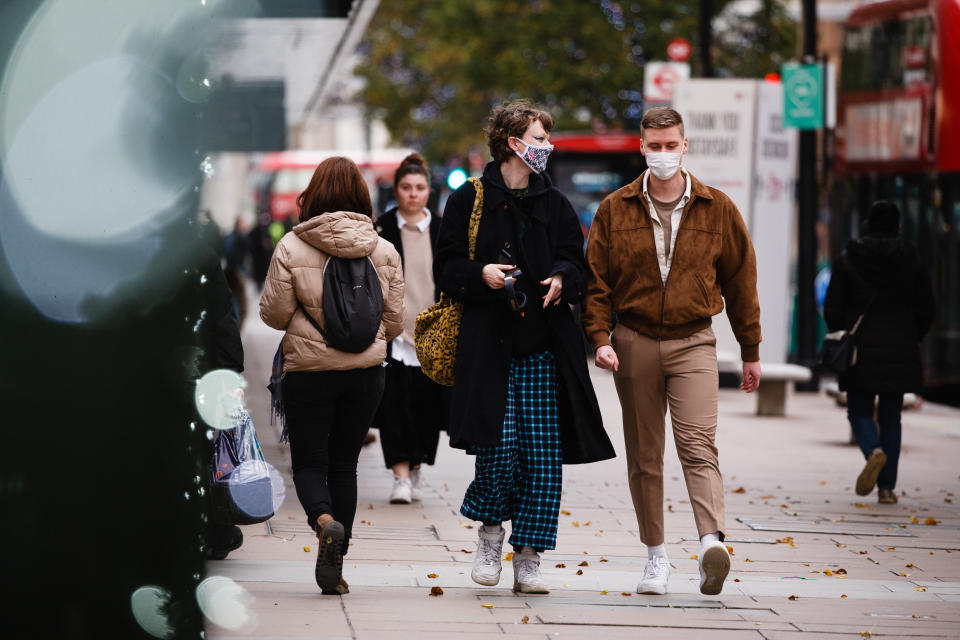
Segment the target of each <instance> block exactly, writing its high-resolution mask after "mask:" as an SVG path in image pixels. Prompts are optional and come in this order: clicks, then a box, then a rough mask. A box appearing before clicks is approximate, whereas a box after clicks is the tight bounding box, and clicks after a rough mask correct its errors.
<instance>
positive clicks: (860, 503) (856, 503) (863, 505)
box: [853, 502, 867, 509]
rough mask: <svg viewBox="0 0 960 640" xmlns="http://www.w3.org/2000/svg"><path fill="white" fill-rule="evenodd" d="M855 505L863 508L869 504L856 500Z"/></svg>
mask: <svg viewBox="0 0 960 640" xmlns="http://www.w3.org/2000/svg"><path fill="white" fill-rule="evenodd" d="M853 506H855V507H856V508H857V509H863V508H864V507H866V506H867V505H865V504H863V503H862V502H855V503H854V504H853Z"/></svg>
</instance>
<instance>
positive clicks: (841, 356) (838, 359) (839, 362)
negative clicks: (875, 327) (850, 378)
mask: <svg viewBox="0 0 960 640" xmlns="http://www.w3.org/2000/svg"><path fill="white" fill-rule="evenodd" d="M878 294H879V291H878V292H877V293H874V294H873V296H872V297H871V298H870V300H869V301H868V302H867V306H865V307H864V308H863V311H861V312H860V315H859V316H857V320H856V322H854V323H853V326H852V327H851V328H850V330H849V331H847V330H846V329H840V330H839V331H831V332H830V333H828V334H827V335H825V336H824V337H823V344H822V345H821V346H820V355H819V356H818V357H817V367H818V368H819V369H820V370H821V371H823V372H825V373H835V374H837V375H841V374H844V373H846V372H847V371H849V370H850V369H852V368H853V367H854V366H856V364H857V343H856V335H857V329H859V328H860V324H861V323H862V322H863V317H864V315H865V314H866V313H867V309H869V308H870V305H872V304H873V301H874V300H876V299H877V295H878Z"/></svg>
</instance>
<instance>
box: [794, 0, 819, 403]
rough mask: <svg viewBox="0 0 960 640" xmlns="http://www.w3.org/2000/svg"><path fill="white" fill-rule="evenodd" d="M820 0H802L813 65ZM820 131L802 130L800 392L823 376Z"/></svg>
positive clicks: (806, 53) (807, 56)
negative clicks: (818, 282)
mask: <svg viewBox="0 0 960 640" xmlns="http://www.w3.org/2000/svg"><path fill="white" fill-rule="evenodd" d="M816 55H817V2H816V0H803V63H804V64H812V63H814V62H816V60H817V58H816ZM816 165H817V132H816V130H814V129H804V130H801V131H800V172H799V173H800V184H799V190H800V194H799V209H800V211H799V216H798V225H797V226H798V232H799V238H798V242H797V245H798V247H797V250H798V255H797V359H798V360H799V362H800V364H801V365H803V366H805V367H809V368H810V369H811V370H812V371H813V376H812V377H811V379H810V381H809V382H805V383H799V384H797V390H798V391H816V390H818V389H819V387H820V379H819V378H820V377H819V375H817V370H816V352H817V344H816V342H817V306H816V302H815V300H814V286H813V285H814V279H815V278H816V261H817V238H816V233H815V223H816V219H817V203H818V200H819V198H818V197H817V196H818V193H817V173H816Z"/></svg>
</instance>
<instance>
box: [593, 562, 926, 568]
mask: <svg viewBox="0 0 960 640" xmlns="http://www.w3.org/2000/svg"><path fill="white" fill-rule="evenodd" d="M577 566H578V567H589V566H590V563H589V562H587V561H586V560H584V561H583V562H581V563H580V564H578V565H577ZM907 566H913V565H907Z"/></svg>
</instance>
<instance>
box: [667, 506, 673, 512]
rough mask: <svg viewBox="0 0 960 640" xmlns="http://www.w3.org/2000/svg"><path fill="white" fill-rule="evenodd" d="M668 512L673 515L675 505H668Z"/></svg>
mask: <svg viewBox="0 0 960 640" xmlns="http://www.w3.org/2000/svg"><path fill="white" fill-rule="evenodd" d="M667 511H670V512H671V513H672V512H673V505H672V504H668V505H667Z"/></svg>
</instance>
